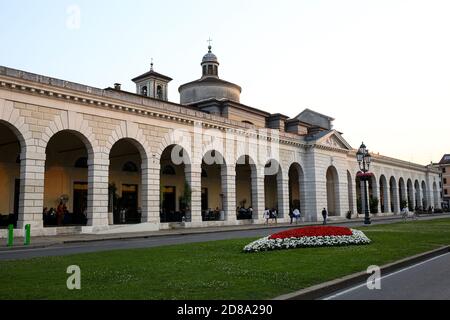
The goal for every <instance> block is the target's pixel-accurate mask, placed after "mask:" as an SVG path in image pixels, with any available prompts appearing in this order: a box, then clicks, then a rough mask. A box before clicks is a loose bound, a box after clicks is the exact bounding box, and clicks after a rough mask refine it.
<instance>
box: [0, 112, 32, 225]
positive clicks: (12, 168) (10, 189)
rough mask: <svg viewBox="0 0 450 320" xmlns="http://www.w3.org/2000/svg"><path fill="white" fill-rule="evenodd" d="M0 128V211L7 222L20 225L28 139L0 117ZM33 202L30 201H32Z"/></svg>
mask: <svg viewBox="0 0 450 320" xmlns="http://www.w3.org/2000/svg"><path fill="white" fill-rule="evenodd" d="M0 114H2V110H0ZM0 130H1V135H0V140H1V142H0V149H1V153H0V158H1V159H0V190H2V191H1V192H2V201H0V213H3V214H7V215H10V216H9V218H8V219H9V222H8V223H11V224H14V225H15V226H16V227H17V226H18V225H22V224H23V223H22V222H23V221H24V220H25V215H24V202H23V200H24V196H27V195H28V194H27V193H26V190H25V184H26V183H27V181H26V179H25V176H26V175H25V173H26V171H27V160H26V157H27V156H28V155H27V154H26V150H27V145H28V143H29V141H26V140H25V139H24V136H23V134H22V132H21V131H20V130H19V129H18V128H17V127H16V126H15V125H13V124H11V123H10V122H8V121H5V120H2V119H0ZM10 139H13V140H10ZM34 172H37V170H35V169H34V170H33V175H35V173H34ZM32 179H34V177H33V178H32ZM33 188H34V187H33ZM28 189H30V188H28ZM33 199H34V200H37V199H35V198H33ZM34 202H35V201H32V203H34ZM11 215H12V216H11ZM11 218H12V221H11Z"/></svg>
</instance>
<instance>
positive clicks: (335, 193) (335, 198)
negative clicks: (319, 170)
mask: <svg viewBox="0 0 450 320" xmlns="http://www.w3.org/2000/svg"><path fill="white" fill-rule="evenodd" d="M325 177H326V180H325V181H326V190H327V211H328V214H329V215H330V216H339V215H340V214H341V212H340V201H339V199H340V196H339V174H338V171H337V169H336V167H335V166H329V167H328V169H327V171H326V175H325Z"/></svg>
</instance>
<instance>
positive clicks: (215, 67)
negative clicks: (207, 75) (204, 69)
mask: <svg viewBox="0 0 450 320" xmlns="http://www.w3.org/2000/svg"><path fill="white" fill-rule="evenodd" d="M217 73H218V72H217V66H214V75H215V76H217Z"/></svg>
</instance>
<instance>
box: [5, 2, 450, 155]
mask: <svg viewBox="0 0 450 320" xmlns="http://www.w3.org/2000/svg"><path fill="white" fill-rule="evenodd" d="M78 10H79V15H78ZM78 17H79V18H78ZM449 17H450V1H447V0H443V1H438V0H426V1H425V0H423V1H414V0H404V1H401V0H387V1H384V0H373V1H372V0H355V1H350V0H348V1H347V0H339V1H336V0H330V1H319V0H315V1H313V0H311V1H306V0H305V1H301V0H292V1H290V0H279V1H275V0H270V1H266V0H227V1H224V0H223V1H216V0H178V1H175V0H164V1H161V0H159V1H153V0H151V1H149V0H145V1H144V0H143V1H138V0H127V1H125V0H104V1H100V0H89V1H77V0H72V1H66V0H40V1H35V0H15V1H8V0H0V65H4V66H8V67H12V68H17V69H22V70H26V71H29V72H34V73H39V74H44V75H48V76H52V77H57V78H61V79H64V80H69V81H75V82H80V83H83V84H86V85H91V86H95V87H100V88H105V87H108V86H112V85H113V83H115V82H120V83H122V85H123V88H124V89H125V90H129V91H134V90H135V87H134V84H133V83H132V82H131V79H132V78H133V77H135V76H137V75H140V74H142V73H144V72H146V71H148V70H149V67H150V66H149V65H150V59H151V58H152V57H153V58H154V62H155V70H156V71H158V72H160V73H163V74H166V75H168V76H170V77H172V78H173V79H174V81H173V82H171V84H170V87H169V90H170V92H169V98H170V100H171V101H173V102H178V101H179V94H178V87H179V85H181V84H183V83H185V82H188V81H192V80H195V79H198V78H199V77H200V74H201V69H200V61H201V58H202V56H203V55H204V54H205V53H206V51H207V42H206V40H207V39H208V38H209V37H211V38H212V39H213V40H214V42H213V52H214V53H215V54H216V55H217V56H218V58H219V61H220V63H221V66H220V76H221V78H223V79H226V80H228V81H231V82H234V83H237V84H239V85H240V86H242V88H243V92H242V96H241V102H242V103H244V104H247V105H250V106H253V107H256V108H260V109H263V110H266V111H269V112H273V113H276V112H280V113H283V114H286V115H287V116H290V117H294V116H296V115H297V114H298V113H300V112H301V111H302V110H303V109H304V108H306V107H309V108H311V109H313V110H316V111H318V112H321V113H324V114H327V115H329V116H332V117H334V118H336V121H335V123H334V124H335V128H336V129H337V130H339V131H342V132H343V133H344V137H345V138H346V139H347V141H348V142H349V143H350V144H351V145H352V146H353V147H358V146H359V144H360V143H361V141H362V140H364V142H365V143H366V144H367V146H368V147H369V149H370V150H371V151H373V152H380V153H381V154H384V155H388V156H392V157H397V158H400V159H403V160H407V161H412V162H416V163H422V164H427V163H429V162H430V161H435V162H437V161H439V160H440V158H441V157H442V155H443V154H444V153H450V130H449V127H448V123H449V120H450V18H449Z"/></svg>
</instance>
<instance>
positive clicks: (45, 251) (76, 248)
mask: <svg viewBox="0 0 450 320" xmlns="http://www.w3.org/2000/svg"><path fill="white" fill-rule="evenodd" d="M395 222H399V221H398V220H388V221H379V222H374V223H373V224H372V226H376V225H379V224H388V223H395ZM341 225H342V224H341ZM361 225H362V223H361V222H349V223H347V224H345V226H348V227H356V226H361ZM299 226H300V225H299ZM299 226H297V227H299ZM293 227H296V226H295V225H293ZM286 229H289V227H288V228H269V229H255V230H239V231H227V232H214V233H203V234H188V235H170V236H160V237H149V238H145V239H128V240H123V239H122V240H105V241H99V242H86V243H72V244H63V245H54V246H50V247H46V248H30V249H20V250H7V251H0V261H2V260H19V259H31V258H37V257H51V256H66V255H72V254H78V253H90V252H100V251H110V250H122V249H138V248H152V247H159V246H168V245H176V244H184V243H198V242H206V241H216V240H229V239H242V238H252V237H255V238H256V237H265V236H268V235H270V234H272V233H276V232H281V231H283V230H286Z"/></svg>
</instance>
